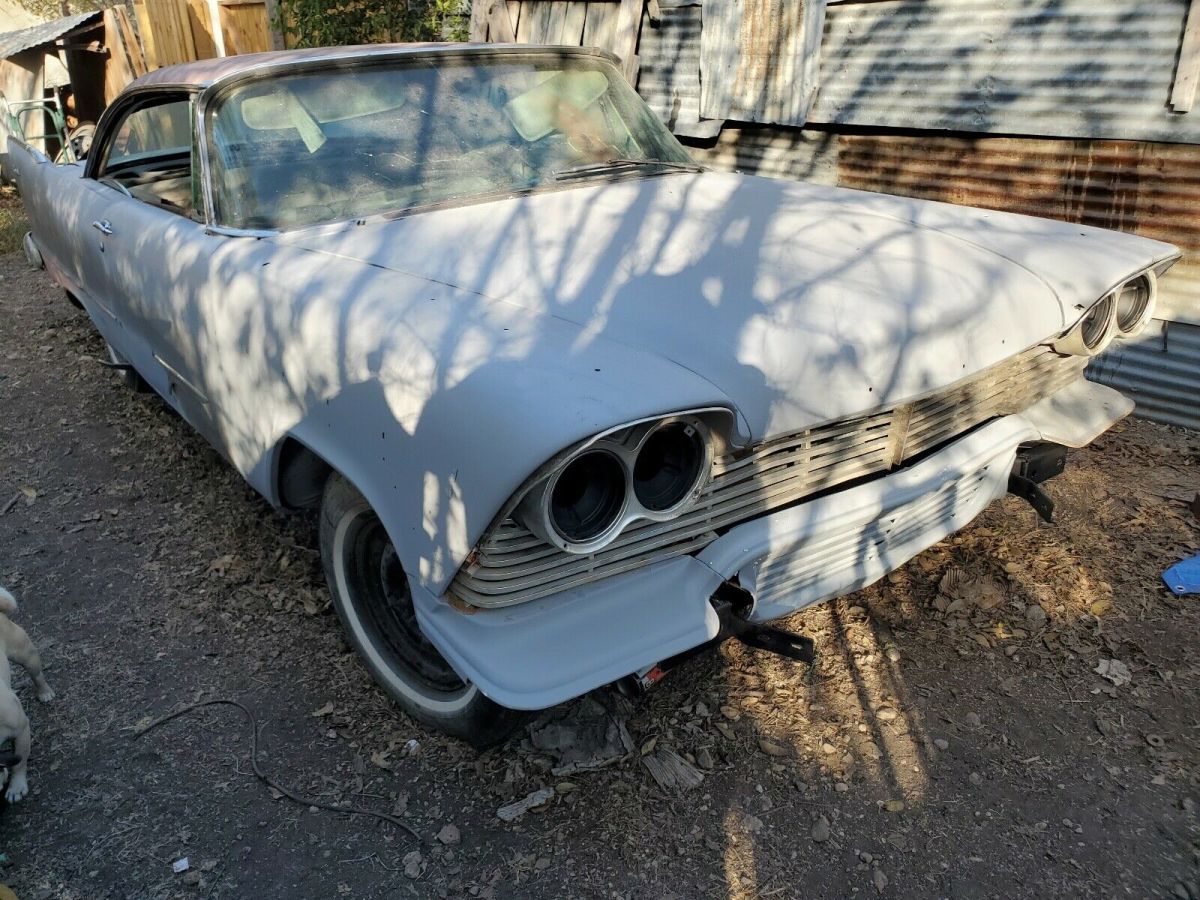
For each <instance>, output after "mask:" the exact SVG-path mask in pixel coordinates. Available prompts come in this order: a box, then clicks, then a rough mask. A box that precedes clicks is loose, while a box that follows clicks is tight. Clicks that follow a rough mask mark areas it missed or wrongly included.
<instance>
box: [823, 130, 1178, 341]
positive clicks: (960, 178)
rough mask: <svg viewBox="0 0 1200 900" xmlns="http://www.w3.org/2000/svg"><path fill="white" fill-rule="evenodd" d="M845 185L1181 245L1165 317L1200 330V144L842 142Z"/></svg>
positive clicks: (1165, 291) (1169, 279) (1165, 296)
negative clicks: (994, 210)
mask: <svg viewBox="0 0 1200 900" xmlns="http://www.w3.org/2000/svg"><path fill="white" fill-rule="evenodd" d="M837 169H838V184H840V185H842V186H843V187H852V188H859V189H861V190H869V191H882V192H884V193H888V194H901V195H903V196H907V197H920V198H923V199H927V200H945V201H948V202H951V203H960V204H964V205H967V206H983V207H987V208H989V209H999V210H1004V211H1007V212H1018V213H1025V214H1027V215H1032V216H1044V217H1046V218H1050V219H1062V220H1065V221H1068V222H1081V223H1083V224H1086V225H1096V226H1098V227H1100V228H1114V229H1117V230H1119V231H1128V232H1131V233H1133V234H1140V235H1144V236H1146V237H1150V238H1155V239H1157V240H1161V241H1168V242H1169V243H1172V244H1175V245H1177V246H1178V247H1179V248H1180V249H1181V250H1182V251H1183V258H1182V259H1181V260H1180V261H1179V262H1178V263H1176V264H1175V267H1174V268H1173V269H1172V270H1171V271H1170V273H1169V274H1168V275H1167V276H1166V277H1165V278H1164V279H1163V280H1162V283H1161V285H1160V288H1161V293H1160V297H1159V312H1158V315H1159V317H1160V318H1164V319H1173V320H1176V321H1187V322H1192V323H1196V324H1200V146H1196V145H1189V144H1161V143H1145V142H1139V141H1089V140H1075V141H1054V140H1042V139H1030V138H991V137H987V138H981V137H950V136H946V137H940V136H939V137H933V136H891V135H847V134H843V135H839V137H838V152H837Z"/></svg>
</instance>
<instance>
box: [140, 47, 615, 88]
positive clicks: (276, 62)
mask: <svg viewBox="0 0 1200 900" xmlns="http://www.w3.org/2000/svg"><path fill="white" fill-rule="evenodd" d="M479 52H487V53H493V52H496V53H522V54H529V53H538V54H540V53H545V52H550V53H553V54H555V55H562V54H564V53H570V54H572V55H576V54H581V55H593V56H604V57H606V58H611V54H609V53H606V52H605V51H603V50H597V49H594V48H591V47H548V46H544V45H531V44H468V43H457V44H450V43H443V44H436V43H428V44H359V45H355V46H350V47H310V48H306V49H303V50H277V51H271V52H267V53H245V54H242V55H240V56H225V57H219V58H216V59H200V60H196V61H195V62H186V63H179V64H178V65H174V66H164V67H163V68H161V69H155V70H154V71H153V72H147V73H146V74H145V75H143V76H141V77H140V78H138V79H136V80H134V81H133V82H132V83H131V84H130V86H129V89H134V88H139V89H140V88H145V87H152V86H156V85H158V86H167V85H170V86H171V87H191V88H198V89H199V88H207V87H210V86H212V85H213V84H216V83H217V82H219V81H225V80H226V79H230V78H234V77H236V76H238V75H242V74H244V73H247V72H251V71H257V70H261V69H272V70H273V69H286V68H289V67H291V66H301V65H304V64H305V63H314V62H322V63H324V62H331V63H336V62H337V61H339V60H345V61H347V62H352V61H355V60H360V59H373V58H389V57H394V58H403V57H406V56H428V55H430V54H438V55H440V54H446V55H458V54H463V53H479Z"/></svg>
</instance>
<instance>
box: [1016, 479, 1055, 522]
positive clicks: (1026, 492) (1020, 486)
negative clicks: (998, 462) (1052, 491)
mask: <svg viewBox="0 0 1200 900" xmlns="http://www.w3.org/2000/svg"><path fill="white" fill-rule="evenodd" d="M1008 492H1009V493H1010V494H1016V495H1017V496H1018V497H1020V498H1021V499H1022V500H1025V501H1026V502H1027V503H1029V505H1030V506H1032V507H1033V509H1034V511H1035V512H1036V513H1037V514H1038V516H1040V517H1041V520H1042V521H1043V522H1051V523H1052V522H1053V521H1054V501H1053V500H1051V499H1050V495H1049V494H1047V493H1046V492H1045V491H1043V490H1042V489H1041V488H1040V487H1038V484H1037V482H1036V481H1033V480H1032V479H1030V478H1025V477H1024V476H1022V475H1009V476H1008Z"/></svg>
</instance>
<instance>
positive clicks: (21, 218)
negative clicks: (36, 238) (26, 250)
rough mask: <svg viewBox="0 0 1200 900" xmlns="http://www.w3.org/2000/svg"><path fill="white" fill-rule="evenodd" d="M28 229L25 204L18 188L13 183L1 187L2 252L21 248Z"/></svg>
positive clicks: (0, 229)
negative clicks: (18, 193)
mask: <svg viewBox="0 0 1200 900" xmlns="http://www.w3.org/2000/svg"><path fill="white" fill-rule="evenodd" d="M28 230H29V220H28V219H26V218H25V206H24V204H22V203H21V198H20V197H19V196H17V192H16V190H15V189H14V188H13V187H12V186H11V185H10V186H5V187H0V254H3V253H16V252H17V251H18V250H20V249H21V240H22V238H24V237H25V232H26V231H28Z"/></svg>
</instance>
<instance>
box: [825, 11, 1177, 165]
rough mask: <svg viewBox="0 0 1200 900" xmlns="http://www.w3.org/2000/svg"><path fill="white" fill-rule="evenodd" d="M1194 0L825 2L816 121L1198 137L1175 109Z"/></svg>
mask: <svg viewBox="0 0 1200 900" xmlns="http://www.w3.org/2000/svg"><path fill="white" fill-rule="evenodd" d="M1187 9H1188V0H1137V2H1132V0H1119V2H1118V0H883V2H879V0H875V2H865V3H831V4H830V5H829V7H828V9H827V11H826V16H825V40H824V43H823V44H822V46H821V81H820V88H819V90H818V93H817V99H816V103H815V104H814V106H813V109H812V112H811V114H810V116H809V121H810V122H821V123H831V124H839V125H864V126H875V127H878V126H885V127H904V128H927V129H937V130H948V131H977V132H991V133H1000V134H1030V135H1053V136H1060V137H1097V138H1122V139H1135V140H1147V141H1191V142H1200V116H1197V115H1194V114H1190V115H1179V114H1177V113H1174V112H1172V111H1171V110H1170V108H1169V107H1168V105H1167V104H1168V100H1169V99H1170V95H1171V83H1172V80H1173V78H1174V73H1175V61H1176V59H1177V57H1178V55H1179V46H1180V40H1181V38H1182V35H1183V29H1184V22H1185V19H1186V16H1187Z"/></svg>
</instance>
